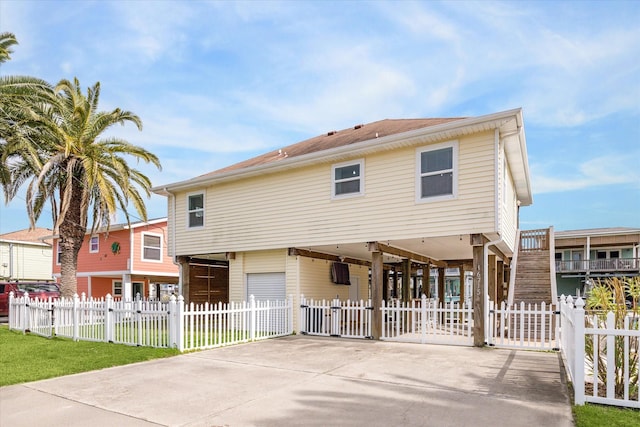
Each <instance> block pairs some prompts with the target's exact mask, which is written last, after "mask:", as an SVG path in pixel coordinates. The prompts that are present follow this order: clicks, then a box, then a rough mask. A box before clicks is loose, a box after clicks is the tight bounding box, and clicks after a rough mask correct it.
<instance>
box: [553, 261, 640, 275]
mask: <svg viewBox="0 0 640 427" xmlns="http://www.w3.org/2000/svg"><path fill="white" fill-rule="evenodd" d="M579 271H600V272H604V271H611V272H613V271H620V272H632V271H640V258H611V259H592V260H580V261H556V272H557V273H567V272H579Z"/></svg>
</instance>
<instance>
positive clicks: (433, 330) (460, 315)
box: [380, 295, 473, 345]
mask: <svg viewBox="0 0 640 427" xmlns="http://www.w3.org/2000/svg"><path fill="white" fill-rule="evenodd" d="M381 309H382V334H381V336H380V339H381V340H386V341H403V342H419V343H423V344H424V343H440V344H455V345H472V344H473V309H472V308H471V306H470V305H467V304H464V303H463V304H460V303H458V302H448V303H438V301H436V300H434V299H428V298H427V297H426V296H425V295H422V298H421V299H420V300H412V301H406V302H404V301H399V300H397V301H389V302H388V303H387V302H385V301H382V308H381Z"/></svg>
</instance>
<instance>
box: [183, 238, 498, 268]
mask: <svg viewBox="0 0 640 427" xmlns="http://www.w3.org/2000/svg"><path fill="white" fill-rule="evenodd" d="M487 237H488V238H489V239H490V240H493V239H495V238H496V236H491V235H489V236H487ZM371 241H376V242H378V243H381V244H383V245H387V246H391V247H393V248H397V249H402V250H404V251H407V252H413V253H415V254H418V255H421V256H422V257H425V258H431V259H433V260H436V261H461V260H471V259H473V247H472V246H471V243H470V241H471V237H470V235H469V234H459V235H458V234H456V235H453V236H442V237H429V238H422V237H417V238H412V239H395V240H375V239H372V240H371ZM292 247H295V248H297V249H304V250H307V251H312V252H319V253H323V254H327V255H333V256H336V257H339V258H341V257H344V258H355V259H359V260H363V261H371V252H369V246H368V242H356V243H344V242H337V243H332V244H325V245H292ZM265 249H267V248H265ZM268 249H275V248H268ZM499 249H500V250H501V251H503V252H504V253H507V252H508V247H507V246H506V245H504V244H503V245H500V246H499ZM507 255H508V256H509V254H508V253H507ZM190 257H193V258H200V259H207V260H218V261H224V260H226V259H227V258H226V257H227V254H226V253H212V254H197V255H195V254H194V255H191V256H190ZM402 259H403V258H402V257H400V256H397V255H392V254H389V253H384V254H383V262H384V263H398V262H401V261H402Z"/></svg>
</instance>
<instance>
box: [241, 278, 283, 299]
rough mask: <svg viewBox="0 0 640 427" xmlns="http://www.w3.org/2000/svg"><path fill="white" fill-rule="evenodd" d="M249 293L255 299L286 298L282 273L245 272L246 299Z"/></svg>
mask: <svg viewBox="0 0 640 427" xmlns="http://www.w3.org/2000/svg"><path fill="white" fill-rule="evenodd" d="M250 295H253V296H254V297H255V299H256V301H283V300H284V299H286V290H285V275H284V273H249V274H247V300H248V299H249V296H250Z"/></svg>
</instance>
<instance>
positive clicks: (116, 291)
mask: <svg viewBox="0 0 640 427" xmlns="http://www.w3.org/2000/svg"><path fill="white" fill-rule="evenodd" d="M112 283H113V296H114V297H121V296H122V281H121V280H114V281H113V282H112Z"/></svg>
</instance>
